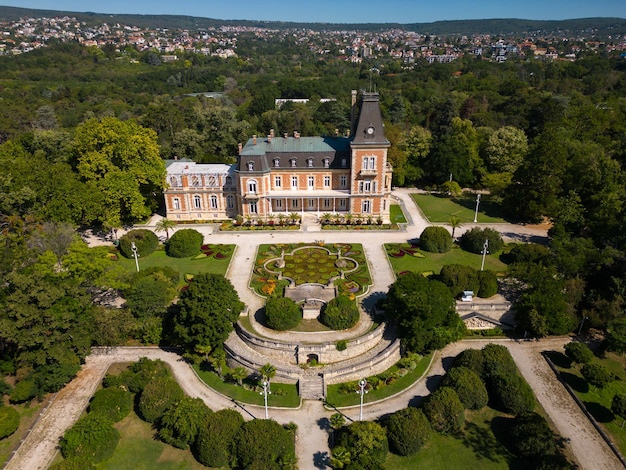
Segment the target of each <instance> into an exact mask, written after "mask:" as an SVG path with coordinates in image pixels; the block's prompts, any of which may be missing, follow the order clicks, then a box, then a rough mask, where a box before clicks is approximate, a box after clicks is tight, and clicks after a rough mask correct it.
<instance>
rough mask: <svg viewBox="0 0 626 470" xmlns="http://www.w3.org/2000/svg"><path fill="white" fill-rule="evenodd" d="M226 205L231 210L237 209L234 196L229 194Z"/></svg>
mask: <svg viewBox="0 0 626 470" xmlns="http://www.w3.org/2000/svg"><path fill="white" fill-rule="evenodd" d="M226 205H227V206H228V208H229V209H234V208H235V197H234V196H233V195H232V194H229V195H228V196H226Z"/></svg>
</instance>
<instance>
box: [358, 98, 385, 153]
mask: <svg viewBox="0 0 626 470" xmlns="http://www.w3.org/2000/svg"><path fill="white" fill-rule="evenodd" d="M368 128H372V129H373V130H374V132H373V133H372V134H369V133H368V132H367V129H368ZM352 144H353V145H358V146H362V145H365V146H367V145H372V146H376V147H381V146H387V147H388V146H389V145H390V143H389V141H388V140H387V138H386V137H385V129H384V127H383V118H382V116H381V114H380V104H379V98H378V93H371V92H363V94H362V96H361V110H360V112H359V117H358V121H357V125H356V129H355V131H354V138H353V140H352Z"/></svg>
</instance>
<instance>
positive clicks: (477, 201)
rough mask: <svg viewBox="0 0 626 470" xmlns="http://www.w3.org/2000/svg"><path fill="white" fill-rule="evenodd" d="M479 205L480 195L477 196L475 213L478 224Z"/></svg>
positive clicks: (475, 220)
mask: <svg viewBox="0 0 626 470" xmlns="http://www.w3.org/2000/svg"><path fill="white" fill-rule="evenodd" d="M478 204H480V193H478V194H477V195H476V210H475V211H474V223H476V222H478Z"/></svg>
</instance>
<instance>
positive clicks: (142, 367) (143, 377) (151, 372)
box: [102, 357, 171, 393]
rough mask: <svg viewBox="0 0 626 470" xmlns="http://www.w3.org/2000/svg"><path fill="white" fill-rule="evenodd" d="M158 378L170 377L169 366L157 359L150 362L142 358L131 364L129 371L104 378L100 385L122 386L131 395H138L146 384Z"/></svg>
mask: <svg viewBox="0 0 626 470" xmlns="http://www.w3.org/2000/svg"><path fill="white" fill-rule="evenodd" d="M159 377H161V378H162V377H171V372H170V368H169V366H168V365H167V364H166V363H165V362H163V361H161V360H159V359H157V360H151V359H148V358H146V357H142V358H140V359H139V361H137V362H135V363H134V364H132V365H131V366H130V368H129V370H125V371H124V372H122V373H121V374H119V375H107V376H105V377H104V380H103V381H102V384H103V386H104V387H116V386H118V385H124V386H125V387H126V388H128V390H130V391H131V392H132V393H139V392H141V391H142V390H143V389H144V387H145V386H146V385H147V384H148V382H150V381H152V380H153V379H156V378H159Z"/></svg>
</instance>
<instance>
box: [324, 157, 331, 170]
mask: <svg viewBox="0 0 626 470" xmlns="http://www.w3.org/2000/svg"><path fill="white" fill-rule="evenodd" d="M329 166H330V158H325V159H324V168H328V167H329Z"/></svg>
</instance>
